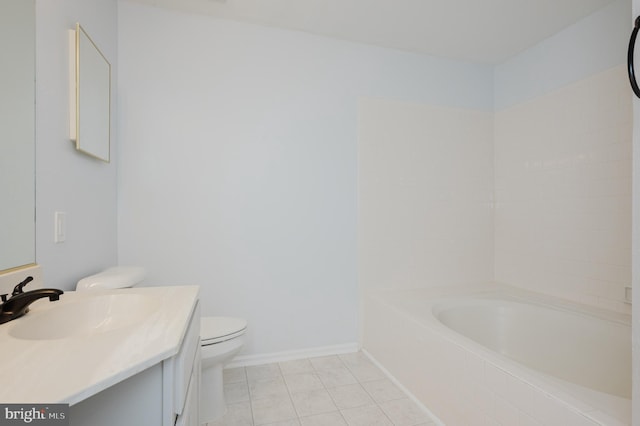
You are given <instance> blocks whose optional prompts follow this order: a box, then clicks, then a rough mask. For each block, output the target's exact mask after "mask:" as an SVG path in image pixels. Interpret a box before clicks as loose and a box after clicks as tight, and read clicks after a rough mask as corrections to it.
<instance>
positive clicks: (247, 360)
mask: <svg viewBox="0 0 640 426" xmlns="http://www.w3.org/2000/svg"><path fill="white" fill-rule="evenodd" d="M359 349H360V346H359V345H358V344H357V343H345V344H343V345H333V346H321V347H317V348H309V349H301V350H295V351H284V352H272V353H267V354H257V355H240V356H237V357H235V358H234V359H233V361H231V363H229V364H228V365H226V366H225V368H235V367H247V366H250V365H260V364H271V363H274V362H283V361H293V360H296V359H304V358H315V357H319V356H328V355H340V354H348V353H353V352H358V350H359Z"/></svg>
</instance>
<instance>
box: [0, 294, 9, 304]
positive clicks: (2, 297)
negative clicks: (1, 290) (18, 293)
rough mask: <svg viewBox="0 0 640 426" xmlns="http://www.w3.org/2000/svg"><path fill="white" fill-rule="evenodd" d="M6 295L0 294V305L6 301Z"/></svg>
mask: <svg viewBox="0 0 640 426" xmlns="http://www.w3.org/2000/svg"><path fill="white" fill-rule="evenodd" d="M7 296H8V294H0V299H2V303H4V302H6V301H7Z"/></svg>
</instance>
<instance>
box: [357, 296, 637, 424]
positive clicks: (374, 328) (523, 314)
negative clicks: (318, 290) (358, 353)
mask: <svg viewBox="0 0 640 426" xmlns="http://www.w3.org/2000/svg"><path fill="white" fill-rule="evenodd" d="M362 346H363V349H364V351H366V352H367V353H368V354H369V355H370V356H371V357H372V359H373V360H374V361H376V362H377V363H379V364H380V365H381V366H382V367H383V368H384V369H385V370H387V372H388V373H389V374H390V375H391V376H393V377H395V378H396V380H397V381H398V382H399V384H400V385H401V386H403V387H404V388H405V389H406V390H407V391H409V392H410V393H411V394H413V395H414V396H415V397H416V399H417V400H419V402H421V403H422V404H423V405H424V406H425V407H426V408H428V409H429V410H430V411H431V412H432V413H433V414H434V415H435V416H436V417H437V418H439V419H440V421H441V422H442V424H446V425H449V426H456V425H461V426H466V425H473V424H478V423H479V424H488V423H491V422H494V423H498V424H505V425H519V424H541V425H611V426H618V425H629V424H631V401H630V398H631V325H630V318H629V317H628V316H625V315H621V314H617V313H609V312H604V311H600V310H595V309H590V308H587V307H583V306H580V305H576V304H572V303H569V302H563V301H559V300H555V299H553V298H549V297H545V296H543V295H540V294H536V293H530V292H524V291H522V290H518V289H515V288H512V287H507V286H502V285H497V284H491V285H483V286H482V287H477V286H476V287H473V288H472V289H468V288H467V289H464V288H457V289H451V288H446V289H420V290H405V291H394V292H388V291H384V292H375V293H371V294H369V295H367V296H366V297H365V306H364V327H363V333H362ZM535 422H537V423H535ZM491 424H493V423H491Z"/></svg>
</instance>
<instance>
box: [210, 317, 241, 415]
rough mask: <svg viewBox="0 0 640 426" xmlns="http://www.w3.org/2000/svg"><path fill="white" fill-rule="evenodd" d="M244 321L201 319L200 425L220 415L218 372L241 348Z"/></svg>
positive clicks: (222, 406)
mask: <svg viewBox="0 0 640 426" xmlns="http://www.w3.org/2000/svg"><path fill="white" fill-rule="evenodd" d="M246 329H247V321H245V320H244V319H240V318H230V317H202V319H201V320H200V342H201V346H202V375H201V379H200V384H201V385H200V386H201V388H200V422H201V423H209V422H213V421H215V420H217V419H219V418H220V417H222V416H223V415H224V413H225V412H226V411H227V406H226V403H225V400H224V390H223V387H224V382H223V373H222V369H223V368H224V365H225V364H227V363H228V362H229V361H231V359H232V358H233V357H234V356H235V355H236V354H237V353H238V352H240V349H242V346H243V345H244V333H245V330H246Z"/></svg>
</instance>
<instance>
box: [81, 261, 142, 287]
mask: <svg viewBox="0 0 640 426" xmlns="http://www.w3.org/2000/svg"><path fill="white" fill-rule="evenodd" d="M145 275H146V273H145V270H144V268H142V267H139V266H114V267H113V268H109V269H105V270H104V271H102V272H98V273H97V274H95V275H91V276H88V277H85V278H83V279H81V280H80V281H78V284H77V285H76V291H86V290H106V289H114V288H127V287H133V286H135V285H137V284H139V283H140V282H142V280H143V279H144V277H145Z"/></svg>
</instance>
